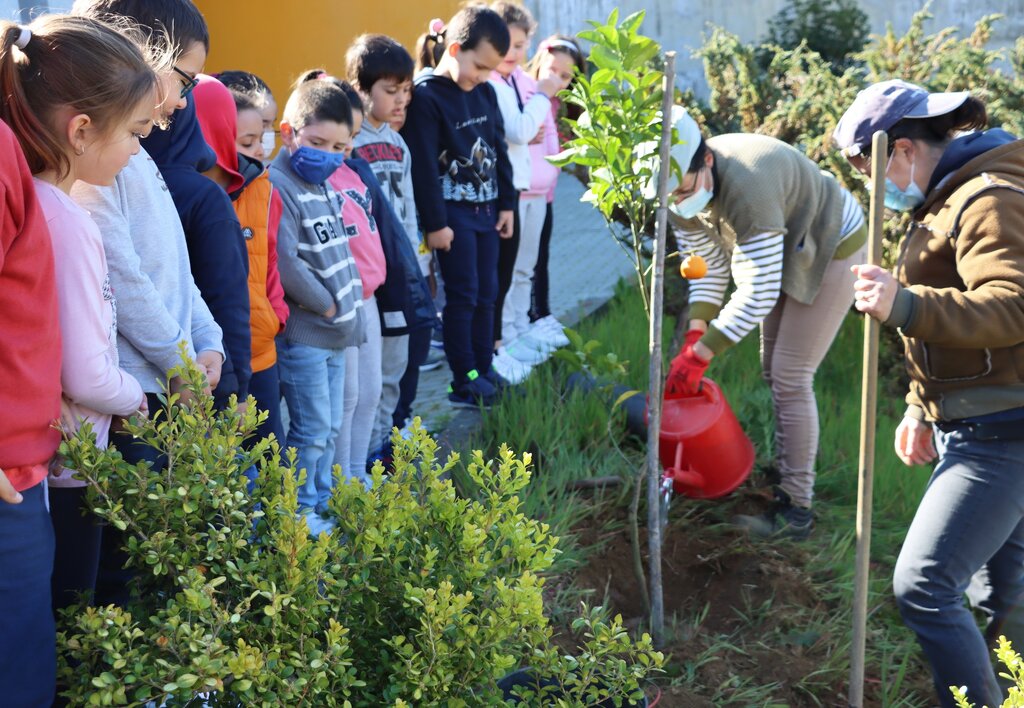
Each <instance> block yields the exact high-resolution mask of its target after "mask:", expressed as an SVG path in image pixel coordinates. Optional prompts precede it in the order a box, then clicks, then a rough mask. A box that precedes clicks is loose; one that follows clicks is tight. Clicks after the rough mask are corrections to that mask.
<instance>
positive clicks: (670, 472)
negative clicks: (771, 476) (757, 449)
mask: <svg viewBox="0 0 1024 708" xmlns="http://www.w3.org/2000/svg"><path fill="white" fill-rule="evenodd" d="M658 440H659V445H658V453H659V457H660V458H661V464H662V466H663V467H664V468H665V477H664V480H665V483H666V486H668V484H669V483H671V485H672V488H673V489H674V491H675V493H676V494H682V495H684V496H687V497H692V498H694V499H714V498H716V497H722V496H725V495H726V494H729V493H730V492H732V491H734V490H735V489H736V488H737V487H739V486H740V485H741V484H742V483H743V480H745V479H746V478H747V477H748V476H749V475H750V470H751V469H752V468H753V467H754V444H753V443H752V442H750V438H748V437H747V434H746V433H744V432H743V429H742V428H740V424H739V421H737V420H736V416H735V415H734V414H733V412H732V408H730V407H729V403H728V402H727V401H726V400H725V396H723V395H722V389H720V388H719V387H718V385H717V384H715V382H714V381H712V380H711V379H704V380H703V382H702V384H701V388H700V391H699V392H697V393H696V394H694V395H692V396H686V395H684V396H666V398H665V403H664V405H663V406H662V412H661V434H660V435H659V438H658Z"/></svg>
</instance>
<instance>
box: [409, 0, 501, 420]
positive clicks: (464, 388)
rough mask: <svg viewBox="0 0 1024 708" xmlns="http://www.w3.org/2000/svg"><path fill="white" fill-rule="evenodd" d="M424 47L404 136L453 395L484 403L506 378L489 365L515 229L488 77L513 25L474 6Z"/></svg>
mask: <svg viewBox="0 0 1024 708" xmlns="http://www.w3.org/2000/svg"><path fill="white" fill-rule="evenodd" d="M431 43H433V47H431ZM422 46H423V47H424V52H423V56H421V58H420V59H421V61H422V62H423V63H424V64H426V65H431V66H435V68H434V71H433V73H432V74H427V75H424V76H421V77H420V78H419V79H417V81H416V84H415V88H414V89H413V98H412V103H411V104H410V106H409V111H408V118H407V120H406V122H405V125H404V126H403V128H402V137H403V138H405V141H406V143H408V145H409V151H410V152H411V153H412V177H413V188H414V189H413V191H414V193H415V197H416V208H417V210H418V211H419V215H420V224H421V226H422V227H423V231H424V233H425V234H426V242H427V245H428V246H429V247H430V248H432V249H434V250H436V251H438V262H439V263H440V266H441V274H442V275H443V276H444V287H445V299H446V303H445V308H444V346H445V354H446V355H447V357H448V364H449V366H450V367H451V370H452V375H453V379H454V380H453V381H452V385H451V388H450V389H449V394H448V399H449V400H450V401H451V402H452V404H453V405H455V406H464V407H468V406H474V407H475V406H477V405H484V406H487V405H490V404H491V403H492V402H493V400H494V397H495V394H496V393H497V384H499V383H500V382H499V380H498V377H497V375H496V374H495V373H494V371H493V370H492V368H491V358H492V356H493V354H494V301H495V298H496V296H497V291H498V238H499V236H500V237H501V238H510V237H511V236H512V222H513V218H512V209H513V205H514V204H515V191H514V187H513V185H512V168H511V165H510V164H509V161H508V154H507V152H506V145H505V130H504V126H503V124H502V120H501V113H500V112H499V111H498V102H497V98H496V97H495V95H494V89H493V88H492V87H491V86H490V85H489V84H488V83H487V79H488V78H489V77H490V75H491V71H493V70H494V68H495V67H497V65H498V64H499V63H500V62H501V60H502V58H503V57H504V56H505V53H506V52H507V51H508V47H509V33H508V27H506V25H505V23H504V21H503V20H502V19H501V17H500V16H499V15H498V14H497V13H495V12H494V11H493V10H488V9H486V8H483V7H467V8H464V9H462V10H460V11H459V12H458V13H457V14H456V15H455V17H453V18H452V20H451V22H449V24H448V28H447V29H446V30H445V31H444V32H443V33H441V34H432V35H429V36H428V37H427V41H424V42H423V43H422ZM435 60H436V61H435Z"/></svg>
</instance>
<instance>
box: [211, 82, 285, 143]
mask: <svg viewBox="0 0 1024 708" xmlns="http://www.w3.org/2000/svg"><path fill="white" fill-rule="evenodd" d="M214 78H215V79H217V80H218V81H220V82H221V83H222V84H224V85H225V86H227V87H228V88H229V89H231V93H232V94H234V95H235V96H236V97H237V96H240V95H243V96H247V97H248V98H249V100H250V101H251V102H252V104H253V106H254V107H255V109H256V111H257V113H258V114H259V119H260V126H261V127H262V130H261V131H259V143H260V147H261V148H262V151H263V157H261V158H259V159H261V160H270V159H272V158H273V157H274V150H276V149H277V133H276V132H275V131H274V125H275V124H276V123H277V101H275V100H274V94H273V93H271V91H270V87H269V86H268V85H267V82H266V81H264V80H263V79H261V78H260V77H258V76H257V75H256V74H252V73H250V72H248V71H222V72H220V73H219V74H214ZM241 127H242V126H241V125H239V129H240V130H239V133H238V138H239V143H240V146H239V149H238V151H239V152H241V153H243V154H246V155H249V157H253V155H250V154H249V153H248V152H246V151H245V150H243V149H242V146H241V143H243V142H245V143H247V145H246V147H248V148H249V149H250V150H251V149H252V148H253V144H252V143H250V142H249V141H248V140H246V139H245V136H246V135H248V131H243V130H241Z"/></svg>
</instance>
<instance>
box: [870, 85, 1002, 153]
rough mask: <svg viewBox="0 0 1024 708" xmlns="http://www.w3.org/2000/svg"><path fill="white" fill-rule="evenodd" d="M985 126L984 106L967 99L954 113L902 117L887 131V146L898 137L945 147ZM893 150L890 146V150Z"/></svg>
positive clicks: (986, 123)
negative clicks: (951, 141)
mask: <svg viewBox="0 0 1024 708" xmlns="http://www.w3.org/2000/svg"><path fill="white" fill-rule="evenodd" d="M987 125H988V111H987V110H986V109H985V104H984V103H982V102H981V101H980V100H978V99H977V98H975V97H974V96H968V97H967V100H965V101H964V102H963V103H961V104H960V105H959V106H958V107H957V108H956V109H955V110H952V111H950V112H949V113H944V114H942V115H940V116H933V117H931V118H904V119H903V120H901V121H900V122H898V123H897V124H896V125H894V126H893V127H891V128H889V130H888V131H887V132H888V134H889V145H890V146H891V145H892V143H894V142H895V141H896V140H898V139H900V138H909V139H911V140H921V141H923V142H926V143H928V144H929V145H944V144H945V143H947V142H948V141H949V140H951V139H952V138H953V136H954V135H955V134H956V133H958V132H961V131H971V130H981V129H982V128H984V127H985V126H987ZM891 149H892V148H891V147H890V150H891Z"/></svg>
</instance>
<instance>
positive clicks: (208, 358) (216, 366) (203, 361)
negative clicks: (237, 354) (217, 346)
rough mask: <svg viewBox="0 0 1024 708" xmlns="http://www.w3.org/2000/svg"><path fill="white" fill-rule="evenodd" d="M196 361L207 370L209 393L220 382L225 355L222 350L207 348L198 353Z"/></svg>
mask: <svg viewBox="0 0 1024 708" xmlns="http://www.w3.org/2000/svg"><path fill="white" fill-rule="evenodd" d="M196 363H197V364H198V365H199V366H201V367H202V368H203V369H205V370H206V381H207V382H208V383H209V384H210V385H209V387H208V388H209V390H208V391H207V393H211V392H212V391H213V389H215V388H217V384H219V383H220V373H221V372H220V370H221V367H222V366H223V365H224V356H223V355H222V354H221V353H220V352H215V351H213V350H212V349H207V350H206V351H202V352H199V353H198V354H197V355H196Z"/></svg>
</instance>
